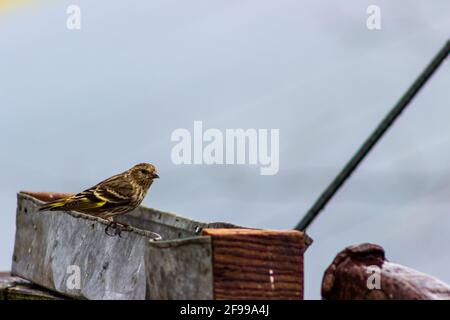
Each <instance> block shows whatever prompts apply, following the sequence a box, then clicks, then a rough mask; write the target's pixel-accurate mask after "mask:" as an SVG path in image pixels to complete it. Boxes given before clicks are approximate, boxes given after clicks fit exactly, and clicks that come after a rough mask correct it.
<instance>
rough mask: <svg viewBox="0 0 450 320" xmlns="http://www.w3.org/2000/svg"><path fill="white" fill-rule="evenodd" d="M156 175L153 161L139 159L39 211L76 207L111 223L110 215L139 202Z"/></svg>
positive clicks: (126, 210) (119, 212)
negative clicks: (122, 169) (93, 184)
mask: <svg viewBox="0 0 450 320" xmlns="http://www.w3.org/2000/svg"><path fill="white" fill-rule="evenodd" d="M157 178H159V176H158V174H157V173H156V168H155V166H154V165H152V164H149V163H140V164H137V165H135V166H134V167H132V168H131V169H129V170H127V171H125V172H122V173H120V174H118V175H115V176H112V177H111V178H108V179H106V180H104V181H102V182H100V183H98V184H96V185H95V186H93V187H91V188H89V189H87V190H85V191H83V192H80V193H78V194H76V195H74V196H71V197H68V198H65V199H59V200H55V201H52V202H49V203H46V204H44V205H43V206H42V207H41V208H40V209H39V211H47V210H48V211H55V210H67V211H77V212H81V213H86V214H90V215H93V216H96V217H100V218H103V219H107V220H110V221H111V223H114V222H113V217H114V216H116V215H122V214H125V213H127V212H129V211H132V210H133V209H135V208H137V207H138V206H139V205H140V204H141V202H142V200H144V198H145V195H146V194H147V191H148V189H149V188H150V186H151V185H152V183H153V180H154V179H157ZM116 224H117V223H116ZM122 225H123V224H122Z"/></svg>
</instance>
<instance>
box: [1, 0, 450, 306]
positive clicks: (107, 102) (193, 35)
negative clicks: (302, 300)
mask: <svg viewBox="0 0 450 320" xmlns="http://www.w3.org/2000/svg"><path fill="white" fill-rule="evenodd" d="M8 2H11V1H6V2H5V1H4V2H1V3H8ZM70 4H77V5H78V6H79V7H80V8H81V30H68V29H67V27H66V19H67V14H66V9H67V7H68V5H70ZM370 4H376V5H378V6H379V7H380V9H381V30H368V29H367V27H366V19H367V17H368V15H367V13H366V9H367V7H368V6H369V5H370ZM449 12H450V2H448V1H437V0H435V1H426V2H425V1H411V0H408V1H406V0H403V1H395V2H393V1H385V0H383V1H377V2H376V3H374V2H373V1H361V0H359V1H356V0H354V1H348V0H346V1H344V0H341V1H336V0H329V1H324V0H321V1H312V0H311V1H294V0H292V1H288V0H279V1H261V0H258V1H256V0H254V1H242V0H240V1H237V0H231V1H230V0H227V1H223V0H220V1H218V0H215V1H211V0H191V1H170V0H169V1H167V0H164V1H104V0H97V1H87V0H78V1H34V2H33V3H29V2H24V3H22V4H21V5H20V6H4V5H3V6H2V5H1V4H0V149H1V150H2V153H1V157H0V167H1V168H2V170H1V173H0V201H1V204H2V213H1V215H0V225H1V233H0V270H10V266H11V256H12V250H13V245H14V233H15V207H16V193H17V192H18V191H19V190H24V189H26V190H37V191H68V192H76V191H80V190H82V189H85V188H87V187H89V186H91V185H93V184H95V183H96V182H98V181H99V180H101V179H104V178H106V177H108V176H111V175H113V174H115V173H118V172H120V171H123V170H125V169H127V168H128V167H130V166H132V165H133V164H136V163H138V162H144V161H145V162H152V163H154V164H155V165H156V166H157V167H158V168H159V171H160V176H161V179H160V180H159V181H157V182H156V183H155V184H154V185H153V186H152V189H151V191H150V193H149V195H148V196H147V198H146V199H145V201H144V203H145V205H147V206H150V207H155V208H158V209H161V210H167V211H171V212H176V213H178V214H180V215H183V216H185V217H189V218H193V219H196V220H201V221H205V222H206V221H228V222H232V223H236V224H239V225H244V226H250V227H261V228H272V229H289V228H293V227H294V226H295V225H296V223H297V222H298V221H299V220H300V218H301V217H302V215H303V214H304V213H305V212H306V210H307V209H308V208H309V207H310V206H311V204H312V203H313V202H314V200H315V199H316V198H317V197H318V195H319V194H320V192H321V191H322V190H323V189H324V188H325V187H326V185H327V184H328V183H329V182H330V180H331V179H332V178H333V177H334V176H335V175H336V174H337V172H338V171H339V170H340V168H341V167H342V166H343V165H344V164H345V162H346V161H347V160H348V159H349V158H350V157H351V155H352V153H353V152H354V151H355V150H356V149H357V148H358V147H359V145H360V144H361V143H362V141H363V140H364V139H365V138H366V137H367V135H368V134H369V133H370V132H371V131H372V130H373V128H374V127H375V126H376V125H377V123H378V122H379V121H380V119H381V118H382V117H383V116H384V115H385V114H386V113H387V111H388V110H389V109H390V108H391V107H392V105H393V104H394V103H395V102H396V101H397V100H398V99H399V98H400V96H401V95H402V94H403V92H404V91H405V90H406V89H407V87H408V86H409V85H410V84H411V83H412V81H413V80H414V79H415V78H416V77H417V75H418V74H419V73H420V71H421V70H422V69H423V68H424V67H425V66H426V64H427V63H428V62H429V61H430V60H431V58H432V57H433V56H434V55H435V53H436V52H437V51H438V50H439V48H440V47H442V45H443V44H444V43H445V41H446V40H447V39H448V38H449V35H450V33H449V30H450V20H449V19H448V15H449ZM449 85H450V70H449V64H448V63H447V64H444V65H443V66H442V68H441V69H440V70H439V71H438V73H437V74H436V75H435V77H433V79H432V80H431V81H430V83H429V85H427V86H426V87H425V88H424V90H423V91H422V92H421V93H420V95H419V96H418V97H417V99H415V100H414V101H413V103H412V104H411V106H410V108H409V109H408V110H407V111H406V113H405V114H404V115H402V117H401V118H400V119H399V121H398V122H397V123H396V125H395V126H394V127H393V128H392V130H390V131H389V132H388V134H387V135H386V136H385V138H384V139H383V141H382V142H381V144H379V145H378V146H377V147H376V148H375V150H374V151H373V152H372V153H371V154H370V156H369V157H368V159H366V160H365V161H364V162H363V163H362V165H361V167H360V168H359V169H358V171H357V172H356V173H355V174H354V176H353V177H352V179H351V180H350V181H349V182H348V183H347V184H346V185H345V186H344V187H343V189H342V190H341V191H340V192H339V193H338V194H337V196H336V197H335V198H334V199H333V200H332V201H331V202H330V203H329V205H328V206H327V208H326V210H325V211H324V212H323V213H322V214H321V216H320V217H319V218H318V219H317V220H316V221H315V223H314V224H313V225H312V226H311V228H310V229H309V230H308V233H309V234H310V236H311V237H312V238H313V239H314V240H315V241H314V244H313V245H312V246H311V247H310V249H309V250H308V252H307V254H306V262H305V272H306V275H305V277H306V280H305V284H306V298H312V299H317V298H320V285H321V280H322V275H323V272H324V270H325V269H326V267H327V266H328V265H329V264H330V262H331V261H332V259H333V258H334V256H335V255H336V254H337V253H338V252H339V251H340V250H342V249H343V248H345V247H346V246H348V245H352V244H359V243H362V242H374V243H378V244H380V245H382V246H383V247H384V248H385V249H386V252H387V257H388V258H389V259H390V260H392V261H395V262H398V263H401V264H404V265H407V266H410V267H413V268H416V269H418V270H420V271H423V272H426V273H429V274H432V275H434V276H436V277H439V278H440V279H442V280H443V281H446V282H447V283H449V282H450V274H449V272H448V270H449V267H450V255H449V254H448V253H447V252H448V244H449V243H450V233H449V232H448V231H449V228H450V170H449V163H450V148H448V146H449V144H450V126H449V125H448V122H449V119H450V110H449V108H448V104H449V101H450V90H448V88H449ZM195 120H201V121H203V125H204V127H205V129H207V128H218V129H220V130H223V132H224V131H225V129H234V128H244V129H248V128H254V129H280V168H279V172H278V174H276V175H273V176H261V175H260V174H259V167H258V166H255V165H215V166H207V165H175V164H174V163H173V162H172V161H171V157H170V154H171V150H172V148H173V146H174V144H175V143H174V142H172V141H171V140H170V137H171V134H172V132H173V131H174V130H175V129H177V128H187V129H188V130H190V131H192V130H193V123H194V121H195Z"/></svg>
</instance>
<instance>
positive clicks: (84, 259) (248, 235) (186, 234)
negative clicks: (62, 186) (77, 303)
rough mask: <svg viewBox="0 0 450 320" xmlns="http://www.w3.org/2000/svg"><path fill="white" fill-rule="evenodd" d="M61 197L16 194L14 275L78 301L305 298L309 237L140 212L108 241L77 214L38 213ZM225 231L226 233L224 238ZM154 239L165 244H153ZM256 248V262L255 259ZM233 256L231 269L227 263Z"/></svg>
mask: <svg viewBox="0 0 450 320" xmlns="http://www.w3.org/2000/svg"><path fill="white" fill-rule="evenodd" d="M63 196H66V194H58V193H42V192H20V193H19V194H18V205H17V213H16V239H15V247H14V255H13V262H12V271H11V273H12V274H13V275H16V276H20V277H22V278H24V279H27V280H30V281H31V282H33V283H35V284H38V285H40V286H42V287H44V288H47V289H50V290H53V291H56V292H58V293H60V294H63V295H66V296H69V297H73V298H78V299H221V298H223V299H227V298H246V297H250V296H251V297H253V298H288V299H301V298H302V297H303V252H304V250H306V248H307V246H308V244H309V238H308V237H307V236H306V235H305V234H303V233H301V232H297V231H287V233H286V232H284V231H274V232H269V233H265V234H263V235H262V234H260V232H259V231H257V230H248V231H245V230H247V229H242V228H240V227H238V226H235V225H232V224H229V223H221V222H217V223H203V222H198V221H193V220H190V219H186V218H183V217H180V216H177V215H175V214H171V213H168V212H162V211H159V210H155V209H150V208H146V207H143V206H141V207H139V208H137V209H136V210H134V211H132V212H130V213H129V214H127V215H124V216H122V217H120V218H119V219H118V220H119V221H121V222H124V223H127V224H129V225H130V226H132V228H131V229H132V230H131V231H129V232H124V234H123V236H122V237H119V236H115V237H111V236H108V235H106V234H105V228H106V226H107V224H108V222H107V221H106V220H103V219H100V218H96V217H93V216H90V215H85V214H82V213H76V212H65V211H52V212H50V211H43V212H39V211H38V208H39V206H40V205H41V204H42V203H43V202H46V201H50V200H53V199H57V198H61V197H63ZM224 229H229V231H230V232H231V233H230V232H228V233H226V234H225V235H224V233H223V232H221V230H224ZM233 230H234V231H233ZM243 231H245V232H243ZM155 233H156V234H159V235H160V236H161V237H162V239H161V240H155V239H157V236H156V235H155ZM214 239H217V240H214ZM224 239H225V240H226V241H225V242H223V240H224ZM286 239H287V240H288V242H289V241H290V239H291V240H292V239H293V240H292V241H291V242H292V243H291V244H290V245H289V247H290V248H289V249H286V248H283V246H282V241H286ZM227 241H228V242H229V241H231V242H230V243H229V244H228V242H227ZM280 241H281V242H280ZM224 243H225V249H227V246H228V245H230V247H229V249H230V250H229V252H228V251H226V250H225V251H223V250H221V249H220V248H223V244H224ZM287 244H288V243H287ZM215 245H216V249H215ZM220 246H221V247H220ZM249 246H250V247H249ZM252 246H253V247H252ZM255 246H256V247H258V248H257V250H259V251H260V252H258V255H259V256H258V255H256V256H255V255H252V251H254V249H255V248H256V247H255ZM233 247H234V249H233ZM278 247H280V248H281V251H280V250H279V249H277V248H278ZM246 250H247V251H246ZM261 250H262V251H261ZM286 250H288V251H286ZM264 251H267V252H268V254H267V255H266V256H264V254H263V253H264ZM269 251H270V252H269ZM279 251H280V252H279ZM223 252H225V253H223ZM245 252H248V253H249V254H248V256H245ZM236 253H238V254H237V256H236V258H233V255H234V254H236ZM230 254H231V258H232V260H230V261H231V262H232V263H231V262H227V257H228V258H230ZM277 254H278V257H277ZM284 256H286V259H287V260H286V261H285V263H284V264H281V265H280V261H277V260H280V259H281V260H283V259H284ZM239 258H242V259H243V260H242V261H240V260H239ZM224 261H225V262H224ZM236 261H240V262H239V263H237V264H236V263H235V262H236ZM249 261H250V264H249ZM249 266H250V267H249ZM252 266H253V267H252ZM230 268H231V269H230ZM249 268H250V269H249ZM263 269H264V271H261V270H263ZM230 270H232V271H231V272H230ZM274 270H275V271H274ZM261 272H262V278H261ZM274 272H275V273H274ZM265 275H266V276H265ZM236 277H237V278H236ZM255 277H256V278H255ZM236 279H238V281H237V282H236V281H235V280H236ZM239 279H240V280H239ZM274 279H276V281H274ZM230 284H231V287H230V288H229V290H228V289H227V286H228V285H230ZM224 288H225V290H224ZM233 288H234V289H235V290H234V291H233V290H231V289H233ZM221 290H222V291H221ZM224 292H225V294H224ZM228 292H229V293H230V294H228Z"/></svg>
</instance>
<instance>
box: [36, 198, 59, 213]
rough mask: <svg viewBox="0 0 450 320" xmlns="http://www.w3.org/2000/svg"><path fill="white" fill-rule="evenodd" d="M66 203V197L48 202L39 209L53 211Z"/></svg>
mask: <svg viewBox="0 0 450 320" xmlns="http://www.w3.org/2000/svg"><path fill="white" fill-rule="evenodd" d="M65 204H66V201H65V199H59V200H55V201H52V202H47V203H46V204H44V205H42V207H40V208H39V210H38V211H52V210H57V209H58V208H61V207H62V206H64V205H65Z"/></svg>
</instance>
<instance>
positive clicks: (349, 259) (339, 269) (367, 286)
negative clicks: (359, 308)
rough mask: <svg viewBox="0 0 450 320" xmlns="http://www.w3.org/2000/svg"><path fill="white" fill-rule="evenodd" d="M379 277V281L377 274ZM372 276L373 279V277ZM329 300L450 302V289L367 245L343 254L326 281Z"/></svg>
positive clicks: (325, 293)
mask: <svg viewBox="0 0 450 320" xmlns="http://www.w3.org/2000/svg"><path fill="white" fill-rule="evenodd" d="M377 274H378V275H379V282H378V284H377V282H376V281H375V278H374V275H377ZM369 277H370V278H369ZM322 298H323V299H325V300H440V299H444V300H450V286H449V285H448V284H446V283H444V282H442V281H440V280H438V279H436V278H434V277H432V276H429V275H427V274H424V273H421V272H419V271H416V270H414V269H411V268H408V267H405V266H402V265H399V264H396V263H393V262H390V261H388V260H386V258H385V253H384V250H383V248H382V247H380V246H378V245H376V244H370V243H365V244H361V245H357V246H352V247H348V248H346V249H345V250H343V251H341V252H340V253H339V254H338V255H337V256H336V258H335V259H334V261H333V263H332V264H331V265H330V266H329V267H328V269H327V270H326V272H325V274H324V278H323V281H322Z"/></svg>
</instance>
